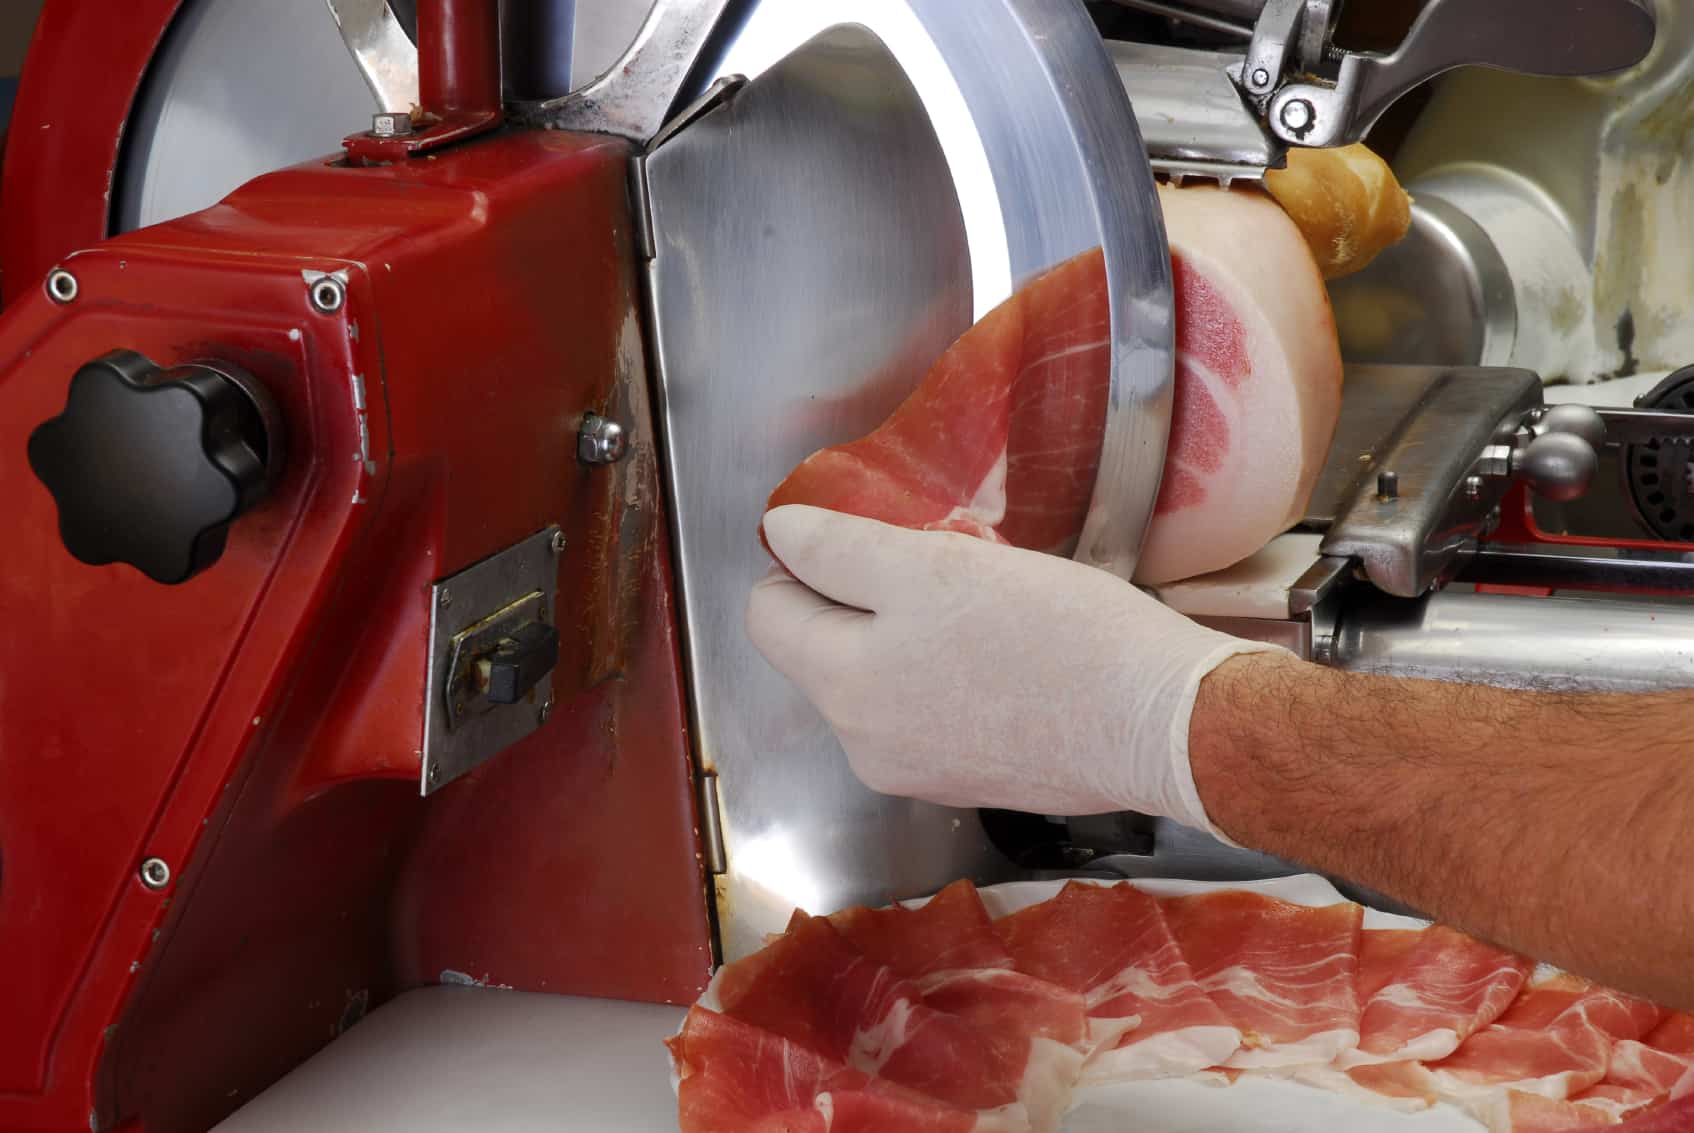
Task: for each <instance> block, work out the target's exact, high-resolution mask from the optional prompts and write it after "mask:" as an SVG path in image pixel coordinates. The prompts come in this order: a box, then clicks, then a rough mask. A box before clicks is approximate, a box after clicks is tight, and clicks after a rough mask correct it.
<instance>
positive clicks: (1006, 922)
mask: <svg viewBox="0 0 1694 1133" xmlns="http://www.w3.org/2000/svg"><path fill="white" fill-rule="evenodd" d="M994 927H995V929H996V931H998V933H999V934H1000V938H1001V939H1002V940H1003V941H1005V944H1006V947H1007V948H1008V949H1009V950H1010V952H1011V955H1012V956H1013V958H1014V959H1015V960H1016V962H1017V966H1018V968H1019V970H1020V971H1024V972H1028V973H1030V974H1031V975H1034V976H1038V977H1040V978H1041V979H1043V980H1047V981H1051V982H1052V983H1055V984H1058V985H1060V986H1062V987H1065V988H1068V989H1070V990H1071V991H1074V992H1078V993H1080V994H1081V995H1083V996H1084V997H1085V999H1086V1001H1087V1004H1088V1016H1089V1020H1090V1022H1091V1025H1092V1026H1093V1028H1094V1033H1095V1034H1096V1036H1097V1037H1098V1038H1099V1039H1100V1040H1101V1044H1102V1049H1100V1050H1099V1051H1098V1052H1097V1053H1095V1054H1094V1055H1093V1056H1092V1057H1090V1059H1089V1060H1088V1063H1087V1065H1086V1067H1085V1068H1084V1070H1083V1080H1084V1081H1086V1082H1100V1081H1117V1080H1125V1079H1132V1078H1165V1077H1174V1076H1178V1075H1182V1074H1188V1073H1192V1072H1194V1071H1197V1070H1203V1069H1205V1068H1206V1067H1209V1066H1215V1065H1217V1064H1219V1063H1222V1062H1223V1061H1225V1060H1226V1059H1228V1058H1229V1056H1230V1055H1232V1054H1234V1053H1235V1050H1236V1048H1237V1047H1239V1046H1240V1045H1241V1032H1240V1031H1239V1030H1237V1029H1236V1027H1235V1026H1234V1025H1233V1024H1231V1023H1230V1021H1229V1019H1228V1018H1226V1017H1225V1016H1224V1014H1223V1012H1222V1011H1220V1010H1219V1009H1218V1007H1217V1005H1216V1004H1215V1003H1213V1002H1212V1000H1211V997H1210V996H1208V995H1207V994H1206V993H1205V991H1203V990H1202V989H1201V987H1200V985H1199V983H1198V982H1196V980H1195V979H1194V974H1193V972H1192V971H1191V970H1190V969H1189V967H1188V963H1187V962H1186V961H1185V960H1184V959H1183V957H1182V953H1181V952H1180V951H1179V950H1178V948H1177V945H1176V941H1175V939H1174V938H1173V937H1172V936H1171V933H1170V929H1169V927H1168V926H1167V925H1166V924H1165V918H1164V915H1163V914H1162V913H1161V912H1160V911H1159V903H1158V901H1157V900H1155V899H1154V898H1152V897H1150V896H1148V895H1147V894H1145V893H1143V892H1142V891H1141V890H1139V889H1136V888H1135V887H1134V886H1132V885H1127V884H1120V885H1109V886H1106V885H1091V884H1088V883H1086V882H1078V881H1072V882H1069V883H1067V884H1066V885H1065V887H1064V888H1063V889H1061V890H1060V891H1059V893H1058V895H1057V896H1055V897H1052V898H1050V899H1049V900H1046V901H1043V902H1042V903H1041V904H1039V905H1032V906H1030V907H1029V908H1027V909H1023V910H1021V911H1019V912H1016V913H1013V914H1011V915H1010V916H1007V917H1003V918H1002V919H1000V920H999V921H997V922H996V923H995V926H994ZM1118 1035H1121V1036H1122V1037H1121V1038H1118V1037H1116V1036H1118Z"/></svg>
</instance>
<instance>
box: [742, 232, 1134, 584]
mask: <svg viewBox="0 0 1694 1133" xmlns="http://www.w3.org/2000/svg"><path fill="white" fill-rule="evenodd" d="M1110 329H1111V318H1110V314H1109V308H1108V304H1107V292H1106V270H1105V258H1104V257H1103V256H1102V255H1101V253H1100V252H1099V251H1098V250H1095V251H1093V252H1089V253H1087V254H1085V255H1082V256H1079V257H1077V258H1076V259H1074V260H1070V261H1068V262H1067V263H1064V264H1061V265H1060V266H1058V267H1056V268H1054V269H1053V270H1052V271H1050V272H1048V273H1047V274H1045V275H1043V276H1041V277H1039V278H1037V279H1036V280H1034V281H1033V282H1032V283H1030V284H1029V285H1028V286H1027V287H1024V288H1023V289H1021V290H1020V291H1019V292H1018V293H1017V294H1016V295H1013V296H1012V297H1011V298H1010V299H1008V300H1007V301H1006V302H1005V303H1003V304H1001V305H1000V306H999V307H996V308H995V309H994V310H993V311H991V312H989V313H988V314H987V315H986V316H984V317H983V319H982V321H980V322H979V323H977V324H976V326H974V327H972V328H971V329H970V330H968V331H966V332H965V334H964V336H963V337H961V338H960V339H959V340H958V342H956V343H954V344H953V346H952V347H950V348H949V349H948V350H947V352H946V353H944V354H943V355H942V356H941V359H940V360H939V361H938V362H936V364H935V366H934V367H933V368H932V369H931V370H930V371H929V374H928V375H927V376H926V377H925V378H924V380H923V382H922V384H921V385H919V386H918V388H917V390H916V391H915V392H914V393H913V394H912V395H911V396H910V397H908V398H907V399H906V401H905V402H904V403H902V404H901V405H900V407H899V408H897V409H896V410H895V411H894V413H893V415H892V416H890V417H889V418H888V420H887V421H885V422H884V423H883V424H882V425H881V427H879V428H878V429H877V430H876V431H875V432H873V433H871V434H870V435H869V436H867V437H864V438H863V439H861V440H857V441H854V442H852V443H851V444H846V445H841V446H838V447H836V448H829V449H824V450H823V451H822V452H819V453H815V454H813V455H812V456H810V457H808V458H807V459H806V460H805V461H804V462H803V463H802V464H801V465H800V467H799V468H796V469H795V470H794V472H793V473H791V474H790V475H789V477H788V478H787V479H786V480H784V481H783V482H782V483H781V484H780V485H779V486H778V487H777V489H776V491H775V492H774V493H772V495H771V498H770V505H769V506H770V507H773V508H774V507H778V506H780V505H782V504H812V505H814V506H817V507H826V508H831V509H833V510H835V511H843V512H848V513H851V514H853V515H862V516H868V517H869V518H872V519H880V520H882V521H883V522H885V523H893V524H898V525H899V526H902V527H916V528H921V529H925V530H943V531H962V532H965V533H966V534H970V535H976V536H980V537H982V538H985V539H992V540H994V541H996V542H1004V543H1012V544H1015V545H1017V546H1020V547H1029V548H1033V549H1035V550H1042V551H1052V552H1055V553H1068V552H1069V551H1070V549H1072V548H1073V547H1074V546H1075V545H1076V539H1077V536H1078V535H1080V534H1081V532H1082V523H1083V520H1084V519H1085V518H1086V517H1087V513H1088V503H1089V500H1090V499H1091V498H1092V496H1093V491H1094V471H1095V469H1096V468H1098V467H1099V463H1100V441H1101V438H1102V437H1103V436H1104V431H1105V407H1106V397H1107V394H1108V392H1109V385H1110V381H1111V345H1110Z"/></svg>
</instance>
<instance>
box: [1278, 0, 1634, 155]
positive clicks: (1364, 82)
mask: <svg viewBox="0 0 1694 1133" xmlns="http://www.w3.org/2000/svg"><path fill="white" fill-rule="evenodd" d="M1655 32H1656V25H1655V23H1654V20H1653V13H1652V11H1651V10H1650V9H1649V8H1648V7H1647V4H1646V0H1430V2H1429V4H1428V6H1427V7H1425V8H1424V10H1423V13H1422V14H1421V15H1420V16H1419V17H1418V19H1417V22H1416V23H1414V24H1413V25H1412V30H1411V31H1410V32H1409V33H1407V35H1406V40H1405V42H1404V43H1402V44H1401V45H1400V47H1399V49H1398V50H1396V51H1395V52H1394V53H1393V54H1392V55H1368V54H1349V55H1347V56H1346V57H1345V58H1344V59H1343V60H1342V63H1341V70H1340V74H1339V77H1338V78H1337V80H1336V82H1335V85H1334V86H1327V85H1320V84H1318V83H1290V84H1289V85H1287V86H1285V87H1283V88H1282V89H1281V90H1279V91H1278V92H1277V93H1276V97H1275V98H1274V99H1272V100H1271V106H1270V114H1269V120H1270V127H1271V129H1272V130H1273V131H1275V132H1276V134H1277V136H1278V137H1280V138H1282V139H1283V140H1285V141H1288V142H1292V143H1295V144H1298V145H1304V146H1336V145H1346V144H1347V143H1349V142H1356V141H1358V140H1360V139H1361V138H1363V137H1364V135H1365V133H1366V132H1367V131H1368V130H1369V129H1370V128H1371V127H1372V126H1373V125H1375V124H1376V120H1377V119H1378V118H1380V117H1382V114H1383V112H1384V111H1385V110H1387V109H1388V108H1389V107H1390V106H1392V105H1393V104H1394V103H1395V101H1397V100H1398V99H1399V98H1400V96H1401V95H1403V94H1405V93H1406V92H1407V91H1410V90H1411V89H1412V88H1413V87H1416V86H1417V85H1418V84H1420V83H1423V82H1425V81H1427V80H1429V79H1432V78H1434V77H1435V76H1436V75H1439V74H1441V73H1443V72H1445V71H1450V70H1452V69H1453V68H1455V67H1462V66H1465V65H1467V64H1474V65H1476V66H1483V67H1497V68H1500V69H1502V70H1507V71H1520V72H1523V73H1525V74H1532V75H1593V74H1600V73H1603V72H1607V71H1618V70H1622V69H1623V68H1625V67H1630V66H1633V65H1635V64H1636V63H1639V62H1640V61H1641V60H1642V59H1644V58H1645V57H1646V55H1647V52H1648V51H1650V50H1652V47H1653V37H1654V34H1655ZM1255 38H1256V37H1255ZM1248 78H1251V75H1249V76H1248ZM1273 80H1274V76H1273Z"/></svg>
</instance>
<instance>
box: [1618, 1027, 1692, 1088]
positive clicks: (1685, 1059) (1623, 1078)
mask: <svg viewBox="0 0 1694 1133" xmlns="http://www.w3.org/2000/svg"><path fill="white" fill-rule="evenodd" d="M1605 1080H1606V1082H1607V1083H1610V1084H1612V1085H1616V1086H1623V1087H1626V1088H1630V1089H1636V1090H1642V1091H1647V1092H1650V1093H1652V1094H1654V1095H1655V1096H1659V1097H1670V1096H1672V1095H1675V1096H1678V1097H1680V1096H1682V1095H1683V1094H1687V1093H1694V1015H1688V1014H1686V1013H1684V1012H1680V1011H1678V1012H1674V1013H1672V1014H1671V1015H1670V1016H1668V1017H1667V1018H1666V1019H1665V1021H1664V1022H1662V1023H1660V1024H1659V1025H1658V1026H1657V1027H1655V1028H1654V1029H1653V1030H1652V1031H1650V1032H1648V1034H1647V1036H1646V1037H1645V1038H1642V1039H1640V1040H1635V1039H1624V1040H1622V1041H1620V1042H1618V1043H1616V1044H1614V1045H1613V1047H1612V1055H1611V1060H1610V1062H1609V1063H1608V1066H1607V1071H1606V1079H1605Z"/></svg>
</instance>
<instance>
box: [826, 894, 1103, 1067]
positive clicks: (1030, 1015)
mask: <svg viewBox="0 0 1694 1133" xmlns="http://www.w3.org/2000/svg"><path fill="white" fill-rule="evenodd" d="M829 921H830V923H831V924H832V925H834V926H835V927H836V929H837V930H839V931H840V933H841V935H842V936H844V937H846V938H847V941H848V942H849V943H850V944H852V945H853V947H854V948H856V949H858V951H859V952H860V953H862V954H863V955H865V956H866V957H868V958H869V959H871V960H874V961H875V962H877V963H879V964H882V965H883V966H885V967H887V968H889V969H890V970H892V971H893V972H895V973H896V974H897V975H900V976H905V977H907V978H910V979H912V980H914V981H915V982H916V984H917V987H918V990H919V992H920V993H921V994H922V996H923V1002H924V1004H925V1005H926V1006H929V1007H933V1008H935V1009H936V1010H938V1011H946V1012H948V1013H950V1014H953V1015H958V1016H960V1017H961V1018H964V1019H967V1020H969V1021H970V1022H972V1023H975V1024H976V1025H977V1026H979V1027H985V1028H987V1029H989V1030H993V1031H997V1032H1016V1033H1022V1034H1029V1035H1035V1036H1040V1037H1042V1038H1048V1039H1052V1040H1053V1041H1055V1042H1060V1043H1064V1044H1065V1045H1067V1046H1074V1047H1077V1048H1078V1049H1080V1050H1084V1051H1086V1049H1087V1048H1088V1047H1089V1046H1090V1045H1091V1043H1090V1041H1089V1029H1088V1020H1087V1012H1086V1009H1085V1005H1084V1003H1083V999H1082V996H1080V995H1078V994H1077V993H1075V992H1074V991H1070V990H1067V989H1065V988H1062V987H1059V986H1058V985H1056V984H1052V983H1048V982H1047V981H1045V980H1041V979H1036V978H1035V977H1033V976H1029V975H1026V974H1024V973H1022V972H1019V971H1016V970H1014V965H1013V963H1012V956H1011V953H1010V952H1008V951H1007V950H1006V946H1005V945H1004V944H1002V943H1001V941H1000V937H999V936H998V935H997V934H996V933H995V931H994V925H993V922H992V921H991V920H990V919H989V916H988V910H987V909H986V908H984V907H983V904H982V898H981V897H980V896H979V895H978V894H977V891H976V886H974V885H972V884H971V883H970V882H969V881H956V882H954V883H953V884H952V885H949V886H948V887H947V888H945V889H943V890H942V891H941V892H940V893H937V894H936V895H935V896H934V897H933V898H931V899H930V900H929V901H928V902H927V903H925V904H924V905H922V906H920V907H917V908H908V907H906V906H901V905H894V906H891V907H889V908H885V909H867V908H862V907H861V908H853V909H846V910H843V911H842V912H839V913H835V914H833V915H832V916H831V917H830V918H829Z"/></svg>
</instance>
